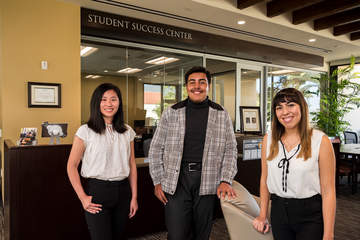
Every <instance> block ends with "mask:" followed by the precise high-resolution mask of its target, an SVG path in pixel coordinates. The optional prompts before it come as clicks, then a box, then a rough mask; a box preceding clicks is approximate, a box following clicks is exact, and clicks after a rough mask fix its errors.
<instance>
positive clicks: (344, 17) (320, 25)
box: [314, 7, 360, 31]
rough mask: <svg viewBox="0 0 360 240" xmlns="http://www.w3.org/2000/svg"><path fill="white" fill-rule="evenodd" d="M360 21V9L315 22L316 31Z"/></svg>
mask: <svg viewBox="0 0 360 240" xmlns="http://www.w3.org/2000/svg"><path fill="white" fill-rule="evenodd" d="M356 20H360V7H358V8H353V9H351V10H348V11H344V12H340V13H337V14H334V15H330V16H327V17H323V18H319V19H315V20H314V30H315V31H319V30H323V29H326V28H329V27H333V26H336V25H340V24H343V23H348V22H353V21H356Z"/></svg>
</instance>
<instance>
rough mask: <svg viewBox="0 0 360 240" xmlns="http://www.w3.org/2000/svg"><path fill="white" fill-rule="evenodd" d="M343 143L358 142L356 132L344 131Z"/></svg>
mask: <svg viewBox="0 0 360 240" xmlns="http://www.w3.org/2000/svg"><path fill="white" fill-rule="evenodd" d="M344 139H345V144H348V143H358V136H357V134H356V132H350V131H344Z"/></svg>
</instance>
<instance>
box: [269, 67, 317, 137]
mask: <svg viewBox="0 0 360 240" xmlns="http://www.w3.org/2000/svg"><path fill="white" fill-rule="evenodd" d="M319 76H320V73H316V72H305V71H296V70H290V69H284V68H277V67H269V69H268V79H267V98H268V99H267V101H266V102H267V119H266V128H267V130H269V129H270V128H271V119H272V116H271V114H272V113H271V104H272V99H273V98H274V96H275V95H276V93H277V92H278V91H279V90H281V89H283V88H296V89H297V90H299V91H301V92H302V93H303V94H304V97H305V100H306V102H307V104H308V106H309V112H310V114H311V113H312V112H318V111H319V110H320V94H319V92H320V82H319V81H318V80H317V79H316V78H318V77H319ZM311 119H312V117H311V115H310V120H311Z"/></svg>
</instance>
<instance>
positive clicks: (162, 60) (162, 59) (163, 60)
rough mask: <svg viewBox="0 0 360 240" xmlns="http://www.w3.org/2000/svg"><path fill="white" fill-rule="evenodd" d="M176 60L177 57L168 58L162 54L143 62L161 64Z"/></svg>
mask: <svg viewBox="0 0 360 240" xmlns="http://www.w3.org/2000/svg"><path fill="white" fill-rule="evenodd" d="M178 60H179V59H178V58H172V57H171V58H168V57H164V56H162V57H158V58H155V59H153V60H150V61H147V62H145V63H148V64H156V65H161V64H167V63H172V62H176V61H178Z"/></svg>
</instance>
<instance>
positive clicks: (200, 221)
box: [165, 166, 216, 240]
mask: <svg viewBox="0 0 360 240" xmlns="http://www.w3.org/2000/svg"><path fill="white" fill-rule="evenodd" d="M200 181H201V170H200V171H192V172H189V171H188V169H187V168H186V167H184V166H182V169H181V171H180V176H179V181H178V184H177V188H176V192H175V194H174V195H170V194H166V197H167V199H168V203H167V204H166V205H165V223H166V227H167V229H168V239H169V240H192V239H196V240H200V239H201V240H207V239H209V236H210V232H211V227H212V220H213V213H214V204H215V200H216V195H204V196H199V189H200Z"/></svg>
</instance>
